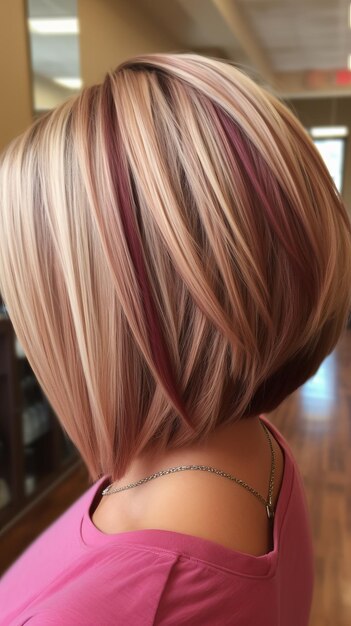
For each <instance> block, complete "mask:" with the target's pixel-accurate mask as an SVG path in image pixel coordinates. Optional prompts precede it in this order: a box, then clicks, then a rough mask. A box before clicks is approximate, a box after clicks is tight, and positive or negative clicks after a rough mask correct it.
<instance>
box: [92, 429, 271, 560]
mask: <svg viewBox="0 0 351 626" xmlns="http://www.w3.org/2000/svg"><path fill="white" fill-rule="evenodd" d="M271 441H272V445H273V449H274V452H275V464H276V469H275V477H274V488H273V499H272V500H273V506H274V508H275V506H276V504H277V501H278V496H279V491H280V487H281V481H282V476H283V470H284V456H283V452H282V450H281V448H280V446H279V444H278V443H277V441H276V440H275V439H274V437H273V436H272V435H271ZM271 462H272V457H271V450H270V447H269V443H268V439H267V437H266V434H265V433H264V431H263V428H262V426H261V424H260V421H259V418H258V417H254V418H250V419H249V420H243V421H240V422H238V423H236V424H233V425H230V426H226V427H224V428H220V429H217V431H216V432H215V433H212V434H211V436H210V437H209V438H208V441H207V442H206V443H205V444H204V443H202V444H197V445H193V446H190V447H189V448H186V449H182V450H172V451H170V452H167V453H165V454H163V455H158V456H157V455H149V456H146V455H144V456H142V457H139V458H136V459H135V460H134V461H133V463H132V464H131V466H130V468H129V470H128V472H127V473H126V474H125V476H124V477H123V479H122V480H120V481H115V482H114V483H113V487H122V486H125V485H127V484H129V483H131V482H135V481H137V480H139V479H140V478H145V477H147V476H149V475H150V474H153V473H154V472H157V471H159V470H161V469H168V468H170V467H174V466H178V465H188V464H198V465H210V466H212V467H215V468H217V469H220V470H224V471H226V472H229V473H230V474H232V475H233V476H235V477H236V478H241V479H242V480H244V481H245V482H246V483H247V484H248V485H250V486H251V487H253V488H254V489H256V491H258V493H260V494H261V495H262V496H263V497H264V498H265V499H266V498H267V496H268V487H269V477H270V471H271ZM91 518H92V521H93V523H94V524H95V526H96V527H97V528H98V529H100V530H101V531H102V532H104V533H107V534H114V533H119V532H124V531H130V530H141V529H147V528H158V529H163V530H172V531H176V532H181V533H185V534H189V535H195V536H197V537H202V538H204V539H209V540H211V541H215V542H216V543H219V544H221V545H223V546H225V547H227V548H230V549H231V550H236V551H239V552H245V553H247V554H253V555H255V556H259V555H261V554H265V553H267V552H269V551H270V550H272V549H273V531H272V527H271V525H270V523H269V520H268V518H267V514H266V509H265V506H264V505H263V503H262V502H260V501H259V500H258V498H256V497H255V496H254V495H253V494H252V493H250V492H249V491H248V490H247V489H244V488H243V487H242V486H240V485H237V484H235V483H234V482H233V481H230V480H228V479H226V478H223V477H220V476H217V475H215V474H209V472H203V471H193V470H189V471H183V472H176V473H174V474H168V475H166V476H161V477H159V478H156V479H154V480H151V481H150V482H148V483H146V484H143V485H140V486H138V487H135V488H132V489H128V490H126V491H122V492H120V493H116V494H111V495H109V496H104V497H102V498H101V500H100V502H99V503H98V506H97V507H96V509H95V511H94V512H93V514H92V516H91Z"/></svg>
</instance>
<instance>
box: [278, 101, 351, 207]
mask: <svg viewBox="0 0 351 626" xmlns="http://www.w3.org/2000/svg"><path fill="white" fill-rule="evenodd" d="M286 102H287V104H289V106H290V108H291V109H292V111H293V112H294V113H295V115H296V116H297V117H298V118H299V120H300V121H301V122H302V124H303V125H304V126H305V127H306V128H309V127H311V126H347V127H348V128H349V133H350V136H349V138H347V139H346V150H345V165H344V177H343V189H342V195H343V198H344V200H345V203H346V206H347V208H348V211H349V213H350V215H351V97H350V98H349V97H342V98H340V97H339V98H338V97H334V98H310V99H301V100H300V99H296V100H290V101H286Z"/></svg>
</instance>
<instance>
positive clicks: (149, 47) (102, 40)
mask: <svg viewBox="0 0 351 626" xmlns="http://www.w3.org/2000/svg"><path fill="white" fill-rule="evenodd" d="M165 1H167V0H165ZM78 17H79V21H80V61H81V75H82V79H83V84H84V85H91V84H94V83H97V82H101V81H102V80H103V78H104V76H105V73H106V72H107V71H109V70H113V69H114V68H115V67H116V65H118V64H119V63H120V62H121V61H124V60H125V59H127V58H128V57H129V56H133V55H136V54H141V53H143V52H165V51H168V52H172V51H173V52H175V51H179V52H180V51H181V48H180V46H179V45H178V44H177V42H175V41H174V40H173V39H172V38H171V36H168V34H167V33H165V31H164V28H163V29H161V27H158V25H157V24H156V23H155V22H154V21H152V19H151V18H150V16H149V15H148V14H146V13H143V11H142V7H141V6H140V4H139V2H137V1H136V0H127V1H126V0H99V2H97V1H96V0H78Z"/></svg>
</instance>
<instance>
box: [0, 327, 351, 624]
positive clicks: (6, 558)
mask: <svg viewBox="0 0 351 626" xmlns="http://www.w3.org/2000/svg"><path fill="white" fill-rule="evenodd" d="M268 417H269V419H270V420H271V421H272V422H273V423H274V424H275V425H276V426H277V427H278V429H279V430H280V432H281V433H282V434H283V435H284V437H286V439H287V440H288V442H289V444H290V446H291V448H292V450H293V452H294V455H295V458H296V460H297V463H298V465H299V467H300V470H301V474H302V476H303V479H304V483H305V488H306V493H307V499H308V504H309V509H310V515H311V521H312V528H313V536H314V544H315V546H314V547H315V559H316V585H315V589H314V598H313V604H312V612H311V620H310V626H350V624H351V331H350V330H347V331H345V333H344V334H343V336H342V338H341V340H340V341H339V343H338V346H337V348H336V349H335V350H334V352H333V353H332V354H331V355H329V357H327V358H326V359H325V361H324V362H323V364H322V365H321V367H320V369H319V370H318V372H317V374H316V375H315V376H314V377H313V378H312V379H310V380H309V381H308V382H307V383H306V384H305V385H304V386H303V387H301V388H300V389H299V390H298V391H296V392H295V393H294V394H292V395H291V396H290V397H289V398H287V399H286V400H285V401H284V402H283V403H282V404H281V405H280V407H279V408H278V409H277V410H275V411H274V412H272V413H270V414H269V416H268ZM87 487H88V478H87V473H86V470H85V468H84V467H83V466H80V467H79V468H78V469H77V470H75V472H74V473H73V474H72V475H71V476H70V477H69V478H68V479H66V480H65V481H64V482H63V483H62V484H61V485H60V486H58V487H57V488H56V489H55V490H54V491H53V492H52V493H51V494H50V495H49V496H47V497H46V498H45V499H44V500H42V502H41V503H40V504H38V505H37V507H36V508H35V509H32V510H31V511H30V512H29V513H28V515H27V517H26V518H25V519H24V520H23V521H22V522H21V523H19V524H17V525H16V527H14V528H13V529H11V530H10V531H8V532H7V533H6V535H5V536H1V537H0V543H1V563H2V565H1V566H2V570H4V569H6V568H7V567H8V566H9V565H10V564H11V563H12V562H13V561H14V560H15V558H16V557H17V556H18V555H19V554H20V553H21V552H22V551H23V550H24V549H25V547H26V546H27V545H28V544H29V543H31V541H32V540H33V539H34V538H35V537H36V536H38V534H40V533H41V532H42V530H44V528H46V527H47V526H48V524H50V523H51V522H52V521H53V520H54V519H56V518H57V516H58V515H59V514H60V513H61V512H63V511H64V510H65V509H66V508H67V507H68V506H69V505H70V504H71V503H72V502H74V501H75V500H76V498H78V496H79V495H80V494H81V493H83V491H85V489H87ZM296 626H298V625H296Z"/></svg>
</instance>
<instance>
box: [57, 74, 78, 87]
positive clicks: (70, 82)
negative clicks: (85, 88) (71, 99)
mask: <svg viewBox="0 0 351 626" xmlns="http://www.w3.org/2000/svg"><path fill="white" fill-rule="evenodd" d="M52 80H53V81H54V83H57V84H58V85H61V86H62V87H67V89H80V88H81V86H82V79H81V78H69V77H66V78H65V77H64V76H63V77H62V78H61V77H60V78H53V79H52Z"/></svg>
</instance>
